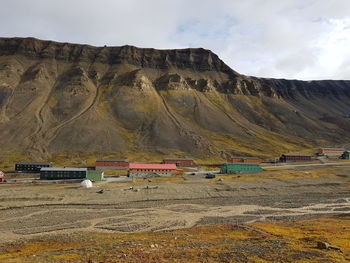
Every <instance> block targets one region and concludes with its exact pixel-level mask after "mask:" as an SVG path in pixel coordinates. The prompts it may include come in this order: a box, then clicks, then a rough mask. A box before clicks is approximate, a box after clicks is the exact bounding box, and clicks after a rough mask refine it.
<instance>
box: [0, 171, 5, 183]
mask: <svg viewBox="0 0 350 263" xmlns="http://www.w3.org/2000/svg"><path fill="white" fill-rule="evenodd" d="M4 182H6V179H5V174H4V173H3V172H2V171H0V183H4Z"/></svg>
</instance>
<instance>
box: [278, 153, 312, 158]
mask: <svg viewBox="0 0 350 263" xmlns="http://www.w3.org/2000/svg"><path fill="white" fill-rule="evenodd" d="M282 156H307V157H311V156H312V155H310V154H303V153H286V154H282Z"/></svg>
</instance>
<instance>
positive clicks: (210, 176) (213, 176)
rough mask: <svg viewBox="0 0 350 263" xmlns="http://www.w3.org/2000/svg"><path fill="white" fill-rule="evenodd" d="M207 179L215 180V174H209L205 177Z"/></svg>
mask: <svg viewBox="0 0 350 263" xmlns="http://www.w3.org/2000/svg"><path fill="white" fill-rule="evenodd" d="M205 178H207V179H213V178H215V174H213V173H207V174H206V175H205Z"/></svg>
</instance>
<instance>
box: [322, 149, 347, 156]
mask: <svg viewBox="0 0 350 263" xmlns="http://www.w3.org/2000/svg"><path fill="white" fill-rule="evenodd" d="M344 151H345V150H344V149H343V148H321V149H319V150H318V155H325V156H341V155H342V154H343V152H344Z"/></svg>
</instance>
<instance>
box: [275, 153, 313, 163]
mask: <svg viewBox="0 0 350 263" xmlns="http://www.w3.org/2000/svg"><path fill="white" fill-rule="evenodd" d="M311 160H312V156H311V155H309V154H296V153H295V154H282V155H281V157H280V162H283V163H285V162H307V161H311Z"/></svg>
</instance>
